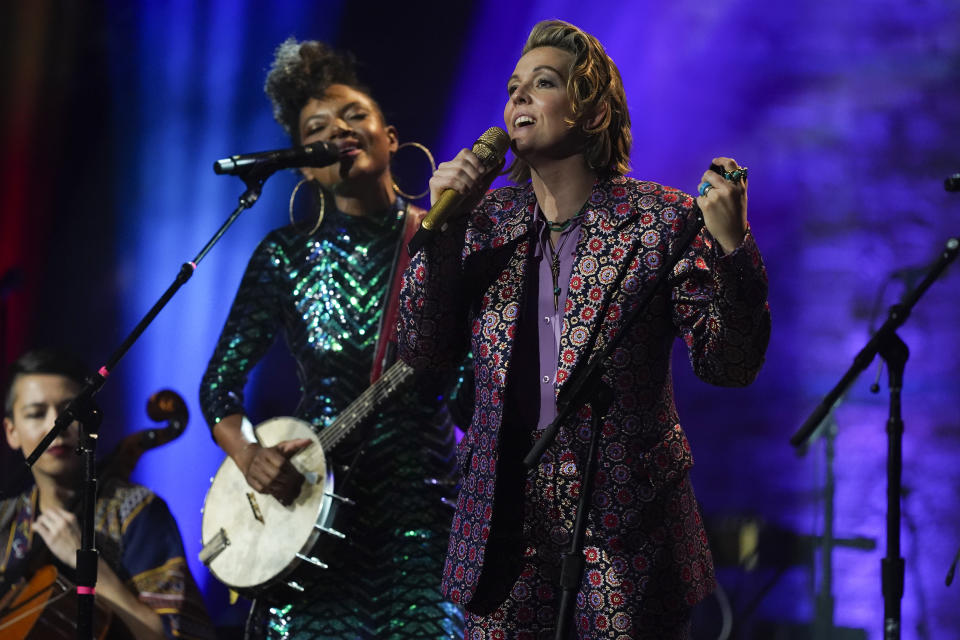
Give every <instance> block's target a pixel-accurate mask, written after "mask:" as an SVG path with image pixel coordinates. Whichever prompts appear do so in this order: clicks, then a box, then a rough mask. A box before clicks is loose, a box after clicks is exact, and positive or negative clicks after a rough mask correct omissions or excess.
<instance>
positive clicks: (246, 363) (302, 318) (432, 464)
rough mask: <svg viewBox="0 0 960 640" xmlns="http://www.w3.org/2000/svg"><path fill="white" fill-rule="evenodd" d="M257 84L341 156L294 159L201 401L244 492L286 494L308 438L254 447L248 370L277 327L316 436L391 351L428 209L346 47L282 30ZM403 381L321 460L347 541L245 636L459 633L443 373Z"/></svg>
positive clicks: (282, 112) (254, 617)
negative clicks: (295, 169)
mask: <svg viewBox="0 0 960 640" xmlns="http://www.w3.org/2000/svg"><path fill="white" fill-rule="evenodd" d="M265 88H266V92H267V94H268V96H269V97H270V99H271V101H272V103H273V110H274V116H275V118H276V120H277V121H278V122H279V123H280V124H281V125H282V126H283V127H284V128H285V129H286V131H287V133H288V134H289V135H290V138H291V140H292V142H293V143H294V144H298V145H301V144H310V143H312V142H317V141H328V142H333V143H335V144H336V145H337V146H338V147H339V149H340V160H339V161H338V162H336V163H334V164H332V165H330V166H327V167H323V168H303V169H301V170H300V171H301V173H302V174H303V177H304V180H303V181H302V182H301V183H300V184H299V185H298V186H297V188H296V189H295V190H294V193H293V194H292V196H291V199H290V212H291V224H290V225H289V226H286V227H283V228H281V229H277V230H275V231H272V232H271V233H270V234H269V235H267V237H266V238H265V239H264V240H263V241H262V242H261V244H260V245H259V246H258V248H257V249H256V250H255V252H254V254H253V256H252V257H251V259H250V262H249V264H248V266H247V270H246V273H245V274H244V277H243V279H242V281H241V283H240V287H239V290H238V292H237V295H236V299H235V301H234V303H233V306H232V307H231V309H230V312H229V315H228V317H227V320H226V324H225V325H224V328H223V331H222V332H221V334H220V338H219V341H218V343H217V346H216V349H215V351H214V353H213V357H212V358H211V360H210V362H209V365H208V367H207V371H206V373H205V375H204V377H203V380H202V383H201V388H200V401H201V406H202V409H203V412H204V416H205V418H206V420H207V422H208V424H209V425H210V427H211V429H212V433H213V437H214V439H215V440H216V442H217V444H218V445H219V446H220V447H221V448H222V449H223V450H224V451H225V452H226V453H227V455H229V456H230V457H231V458H232V459H233V461H234V462H236V464H237V466H238V468H239V469H240V470H241V472H242V473H243V474H244V477H245V478H246V480H247V483H248V484H249V485H250V487H252V488H253V489H254V490H256V491H258V492H261V493H265V494H269V495H272V496H274V497H276V498H277V499H278V500H280V501H281V502H282V503H284V504H290V503H291V502H293V500H294V499H295V498H296V497H297V495H298V494H299V492H300V488H301V486H302V484H303V481H304V478H303V476H302V475H301V474H300V473H299V472H298V471H297V470H296V469H294V468H293V466H292V464H291V463H290V458H291V457H292V456H293V455H294V454H296V453H297V452H299V451H301V450H302V449H304V448H305V447H306V446H308V444H309V443H310V440H305V439H297V440H287V441H284V442H281V443H279V444H277V445H276V446H272V447H263V446H261V445H260V444H258V443H257V442H255V441H253V439H252V438H251V437H249V430H247V429H246V428H245V424H244V423H245V422H246V418H245V412H244V406H243V390H244V386H245V383H246V380H247V376H248V374H249V372H250V370H251V369H252V368H253V367H254V366H255V364H256V363H257V362H258V361H259V360H260V358H262V356H263V355H264V353H265V352H266V350H267V349H268V347H269V346H270V345H271V344H272V342H273V341H274V339H275V338H276V336H277V334H279V333H282V334H283V336H284V339H285V341H286V343H287V345H288V347H289V349H290V351H291V353H292V354H293V356H294V358H295V359H296V361H297V373H298V377H299V380H300V384H301V391H302V395H301V399H300V403H299V405H298V407H297V409H296V412H295V416H296V417H297V418H301V419H303V420H305V421H307V422H309V423H310V424H311V425H312V427H313V429H314V430H315V431H316V432H318V433H320V432H322V430H323V429H324V428H325V427H327V426H329V425H330V424H331V423H332V422H333V421H334V420H335V418H336V417H337V415H338V414H339V413H340V412H341V411H342V410H344V409H345V408H346V407H347V406H348V405H350V404H351V402H353V401H354V400H355V399H356V398H357V396H359V395H360V394H361V393H362V392H363V391H364V390H365V389H366V388H367V387H368V385H370V384H371V382H373V381H375V380H376V379H377V378H378V377H379V376H380V375H381V373H383V372H384V371H386V370H387V369H388V368H389V366H390V365H391V363H392V362H393V360H394V351H395V347H394V345H395V342H396V336H395V334H396V325H397V321H396V314H397V307H396V305H397V298H398V291H399V283H400V275H399V274H402V273H403V270H404V268H405V266H406V263H407V262H408V261H409V259H408V258H407V251H406V247H405V245H406V242H407V241H408V240H409V238H410V236H411V235H412V233H413V231H415V230H416V229H417V228H418V227H419V223H420V219H421V218H422V217H423V215H424V214H425V212H424V211H423V210H422V209H420V208H417V207H415V206H413V205H412V204H410V202H409V200H410V199H412V198H411V197H409V196H404V195H403V194H402V192H401V191H400V190H399V188H397V186H396V184H395V182H394V180H393V175H392V172H391V169H390V160H391V157H392V156H393V154H394V153H395V152H396V151H397V150H398V149H399V148H400V147H401V146H402V145H400V144H399V142H398V134H397V131H396V129H395V128H394V127H393V126H391V125H389V124H387V122H386V121H385V118H384V115H383V113H382V111H381V109H380V107H379V105H378V104H377V103H376V102H375V101H374V99H373V98H372V97H371V96H370V93H369V91H367V89H366V88H365V87H364V86H363V85H361V84H360V83H359V82H358V80H357V77H356V74H355V72H354V68H353V59H352V57H351V56H350V55H349V54H342V53H339V52H335V51H333V50H331V49H330V48H329V47H327V45H325V44H324V43H321V42H317V41H305V42H297V41H296V40H294V39H292V38H291V39H288V40H287V41H285V42H283V43H282V44H281V45H280V46H279V47H278V49H277V51H276V55H275V58H274V61H273V65H272V68H271V69H270V71H269V73H268V75H267V80H266V87H265ZM418 146H419V148H421V149H422V150H425V151H426V148H425V147H422V146H420V145H418ZM427 154H428V156H429V151H427ZM430 160H431V163H432V160H433V159H432V157H431V158H430ZM301 187H306V188H301ZM298 191H309V192H311V193H312V195H313V196H314V200H315V207H314V208H315V211H316V217H315V218H313V219H310V220H307V221H303V222H295V221H294V220H293V204H294V200H295V198H296V197H297V193H298ZM300 197H302V195H301V196H300ZM409 389H410V387H408V390H407V391H406V392H405V393H403V394H401V397H399V398H396V399H392V400H390V401H389V402H388V404H387V405H386V406H385V407H384V408H383V409H382V410H381V412H380V414H379V415H378V416H377V419H376V420H375V421H374V423H373V424H371V425H370V427H369V428H368V429H366V430H358V431H360V433H359V434H358V435H351V436H350V437H348V439H347V440H348V441H347V442H343V443H340V444H338V445H337V447H336V449H335V451H334V453H333V454H328V456H327V464H328V466H331V467H334V468H339V467H344V466H349V467H350V471H349V476H348V482H347V484H348V485H349V487H347V488H345V487H344V484H343V482H342V481H341V480H340V479H338V484H337V493H338V494H339V493H341V490H344V491H345V492H347V494H348V495H349V497H350V498H351V499H352V500H353V501H354V502H355V506H353V507H351V508H350V509H349V512H350V513H349V521H348V522H347V523H346V525H343V526H345V528H341V527H340V526H338V529H339V530H340V531H342V532H343V533H344V534H346V539H345V540H344V541H341V542H334V543H333V544H334V545H336V549H335V550H334V552H333V553H329V552H328V553H326V554H325V556H324V558H323V562H324V563H326V564H327V565H329V568H328V569H325V570H320V569H317V570H316V571H315V572H312V573H307V574H306V576H307V577H306V578H305V579H303V578H298V581H299V582H300V583H301V585H302V586H303V588H304V591H303V592H301V593H298V592H296V591H293V590H291V589H288V588H286V587H284V586H280V587H277V588H275V589H273V590H271V591H268V592H266V593H264V594H261V595H258V597H257V599H256V600H255V602H254V606H253V610H252V611H251V615H250V617H249V619H248V624H247V636H248V637H283V638H300V637H303V638H383V637H387V636H389V637H391V638H404V637H411V638H412V637H416V638H448V637H460V636H462V625H463V622H462V621H463V618H462V614H461V612H460V611H459V609H458V608H457V607H456V606H455V605H453V604H452V603H450V602H448V601H446V600H445V599H444V598H443V597H442V596H441V595H440V591H439V584H440V574H441V571H442V566H443V556H444V553H445V550H446V540H447V535H448V532H449V522H450V510H449V508H448V507H447V506H446V502H447V501H448V500H450V499H451V498H452V494H453V491H454V486H455V482H453V481H452V476H453V471H454V469H453V467H454V462H453V460H454V457H453V447H454V438H453V431H452V423H451V421H450V420H449V418H448V417H447V414H446V410H445V407H443V406H442V401H441V400H440V396H442V392H443V391H444V389H442V388H441V386H440V385H439V384H434V383H431V384H427V383H426V381H417V382H416V384H415V385H413V387H412V389H413V390H409ZM248 424H249V423H248V422H247V425H248ZM325 544H329V540H325ZM311 576H312V579H311Z"/></svg>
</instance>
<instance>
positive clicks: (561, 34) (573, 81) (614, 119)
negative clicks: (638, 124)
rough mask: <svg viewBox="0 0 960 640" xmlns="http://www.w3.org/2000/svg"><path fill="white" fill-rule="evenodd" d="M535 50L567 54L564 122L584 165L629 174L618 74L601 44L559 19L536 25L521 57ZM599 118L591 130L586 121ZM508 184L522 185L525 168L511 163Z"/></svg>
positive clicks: (625, 121)
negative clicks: (577, 136) (573, 131)
mask: <svg viewBox="0 0 960 640" xmlns="http://www.w3.org/2000/svg"><path fill="white" fill-rule="evenodd" d="M538 47H556V48H557V49H562V50H563V51H568V52H570V53H571V54H573V58H574V59H573V63H572V64H571V66H570V72H569V75H568V77H567V97H568V98H569V99H570V107H571V111H572V112H573V118H572V119H570V120H568V121H567V123H568V124H569V125H571V126H573V127H575V128H577V129H578V130H579V131H580V132H581V133H583V134H584V136H585V137H586V139H587V142H586V144H585V145H584V149H583V154H584V157H585V158H586V160H587V166H589V167H590V168H591V169H593V170H594V171H596V172H597V173H599V174H602V175H610V174H616V173H620V174H624V173H627V172H628V171H630V143H631V141H632V139H633V136H632V135H631V133H630V113H629V112H628V111H627V96H626V94H625V93H624V90H623V80H622V79H621V78H620V71H619V70H618V69H617V65H616V64H614V62H613V60H611V59H610V56H608V55H607V52H606V51H605V50H604V48H603V45H602V44H600V41H599V40H597V39H596V38H595V37H593V36H592V35H590V34H589V33H587V32H586V31H583V30H582V29H580V28H578V27H576V26H574V25H572V24H570V23H569V22H564V21H563V20H544V21H542V22H538V23H537V24H536V25H535V26H534V27H533V30H532V31H530V35H529V36H528V37H527V43H526V44H525V45H524V47H523V55H526V54H527V53H528V52H529V51H530V50H532V49H536V48H538ZM604 107H605V109H604V110H603V118H602V119H601V121H600V122H599V123H598V124H597V125H596V126H595V127H591V126H590V121H591V120H592V119H593V118H595V117H596V116H597V114H598V113H600V110H601V109H602V108H604ZM509 172H510V179H511V180H513V181H514V182H518V183H519V182H526V181H527V180H529V179H530V166H529V165H528V164H527V163H526V162H524V161H523V160H521V159H520V158H515V159H514V161H513V164H511V165H510V169H509Z"/></svg>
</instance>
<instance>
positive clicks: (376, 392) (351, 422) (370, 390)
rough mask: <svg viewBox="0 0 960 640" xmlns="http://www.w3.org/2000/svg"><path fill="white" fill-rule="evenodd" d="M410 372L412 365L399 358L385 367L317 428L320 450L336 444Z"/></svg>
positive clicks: (403, 381)
mask: <svg viewBox="0 0 960 640" xmlns="http://www.w3.org/2000/svg"><path fill="white" fill-rule="evenodd" d="M413 373H414V370H413V367H411V366H410V365H408V364H406V363H405V362H403V361H399V360H398V361H397V362H396V363H395V364H394V365H393V366H391V367H390V368H389V369H387V371H386V373H384V374H383V375H382V376H380V378H379V379H378V380H377V381H376V382H374V383H373V384H372V385H370V386H369V387H367V389H366V391H364V392H363V393H361V394H360V395H359V396H358V397H357V399H356V400H354V401H353V402H351V403H350V406H348V407H347V408H346V409H344V410H343V411H341V412H340V414H339V415H338V416H337V417H336V419H334V421H333V422H331V423H330V426H328V427H327V428H325V429H323V430H322V431H321V432H320V434H319V436H318V439H319V441H320V444H321V445H322V446H323V449H324V451H329V450H331V449H332V448H333V447H335V446H337V444H338V443H340V441H342V440H343V439H344V438H346V437H347V436H348V435H349V434H350V433H351V432H352V431H353V430H354V429H356V428H357V427H358V426H359V425H361V424H363V422H364V421H365V420H367V419H368V418H369V417H370V416H371V415H372V414H373V413H374V412H375V411H376V410H377V409H379V408H380V407H381V406H383V404H384V403H385V402H386V401H387V400H388V399H390V398H391V397H392V396H393V394H394V393H395V392H396V391H397V389H399V388H400V387H401V386H402V385H403V384H404V383H406V382H407V381H408V380H409V379H410V378H411V377H412V376H413Z"/></svg>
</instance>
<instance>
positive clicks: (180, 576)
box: [0, 349, 214, 640]
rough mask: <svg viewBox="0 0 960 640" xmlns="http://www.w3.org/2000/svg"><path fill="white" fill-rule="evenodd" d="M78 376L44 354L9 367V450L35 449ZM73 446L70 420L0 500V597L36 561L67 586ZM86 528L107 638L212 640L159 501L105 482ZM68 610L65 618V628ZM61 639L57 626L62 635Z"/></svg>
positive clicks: (74, 488) (57, 357)
mask: <svg viewBox="0 0 960 640" xmlns="http://www.w3.org/2000/svg"><path fill="white" fill-rule="evenodd" d="M85 373H86V369H85V368H84V367H83V366H82V364H80V363H79V362H78V361H77V360H76V359H75V358H74V357H73V356H71V355H69V354H67V353H64V352H60V351H56V350H50V349H45V350H37V351H31V352H28V353H26V354H24V355H23V356H21V357H20V358H19V359H18V360H16V361H15V362H14V363H13V365H12V367H11V370H10V375H9V377H8V380H9V386H8V389H7V391H6V394H5V399H6V400H5V405H4V418H3V426H4V432H5V434H6V438H7V443H8V444H9V445H10V447H11V448H12V449H14V450H20V452H21V453H23V455H24V456H26V455H29V454H30V453H31V452H32V451H33V450H34V449H35V448H36V446H37V445H38V444H39V443H40V441H41V440H42V439H43V437H44V436H45V435H46V434H47V433H48V432H49V431H50V429H51V428H52V427H53V424H54V421H55V420H56V419H57V416H58V415H59V413H60V412H61V411H62V410H63V409H64V408H65V407H66V405H67V404H68V403H69V402H70V401H71V400H72V399H73V398H75V397H76V396H77V394H78V393H79V392H80V390H81V389H82V388H83V380H84V377H85ZM78 439H79V428H78V425H77V423H73V424H71V425H70V426H69V427H67V428H66V429H65V430H64V431H63V432H62V433H61V434H60V435H58V436H57V438H55V439H54V440H53V442H51V443H50V446H49V447H48V448H47V450H46V451H45V452H44V453H43V455H41V456H40V457H39V458H38V459H37V461H36V463H35V464H34V465H33V467H32V468H31V472H32V474H33V479H34V482H35V484H34V486H33V487H32V488H30V489H28V490H26V491H25V492H24V493H22V494H21V495H19V496H17V497H14V498H10V499H7V500H4V501H2V502H0V541H2V546H0V578H2V584H3V585H4V591H7V590H8V589H9V588H10V587H11V586H14V585H15V584H16V583H17V582H18V581H19V580H21V579H26V580H29V579H30V577H31V575H32V572H33V570H34V569H35V568H37V567H39V566H41V565H44V564H50V563H52V564H53V565H54V566H55V567H56V568H57V570H58V571H59V572H60V573H61V574H62V575H64V576H65V577H67V578H68V579H70V578H71V577H72V575H73V573H74V571H75V569H76V552H77V549H78V548H79V547H80V522H79V519H78V518H79V509H80V507H81V506H82V504H81V503H82V500H81V497H82V490H83V489H82V488H83V458H82V457H81V456H78V455H77V454H76V451H75V450H76V448H77V445H78ZM94 527H95V531H96V546H97V550H98V551H99V553H100V561H99V565H98V568H97V585H96V598H97V601H98V602H99V603H104V604H106V605H107V607H108V608H109V609H110V610H111V611H112V613H113V620H114V621H113V622H112V623H111V624H110V627H109V631H108V636H107V637H108V638H128V637H134V638H137V639H138V640H139V639H145V638H164V637H166V638H174V637H176V638H213V637H214V631H213V627H212V625H211V624H210V621H209V618H208V617H207V612H206V609H205V608H204V604H203V600H202V599H201V597H200V592H199V590H198V589H197V587H196V584H195V583H194V580H193V576H192V575H191V574H190V569H189V567H188V566H187V562H186V560H185V559H184V554H183V544H182V542H181V538H180V532H179V530H178V528H177V523H176V521H174V519H173V516H172V515H171V514H170V511H169V510H168V509H167V505H166V504H165V503H164V501H163V500H162V499H161V498H159V497H158V496H156V495H154V494H153V493H152V492H151V491H150V490H149V489H147V488H145V487H142V486H138V485H134V484H130V483H128V482H126V481H124V480H121V479H119V478H113V479H109V480H107V481H106V482H105V483H104V484H102V485H101V486H100V488H99V492H98V496H97V506H96V515H95V523H94ZM0 595H3V594H0ZM74 602H75V601H74ZM48 606H50V605H48ZM74 607H75V605H74ZM75 612H76V609H75V608H72V609H70V610H68V611H67V612H66V613H67V615H68V616H69V620H70V621H75ZM118 620H119V622H117V621H118ZM70 633H71V631H70V630H68V629H64V637H70ZM0 635H2V634H0ZM44 637H46V636H44Z"/></svg>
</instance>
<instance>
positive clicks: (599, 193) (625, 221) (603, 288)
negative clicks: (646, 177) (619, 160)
mask: <svg viewBox="0 0 960 640" xmlns="http://www.w3.org/2000/svg"><path fill="white" fill-rule="evenodd" d="M625 182H626V180H625V178H624V177H623V176H616V177H613V178H609V179H605V180H598V181H597V182H596V183H595V184H594V187H593V191H592V193H591V195H590V200H589V203H588V205H587V208H586V210H585V211H584V212H583V213H582V214H581V215H582V216H583V221H582V222H581V225H582V229H581V232H580V240H579V241H578V243H577V256H576V261H575V263H574V266H573V271H572V273H571V277H570V283H569V288H568V290H567V301H566V304H565V306H564V314H563V327H562V330H561V333H560V353H559V362H558V369H557V394H558V395H559V394H560V391H561V390H562V389H563V388H564V387H565V385H566V384H567V383H568V382H569V380H570V379H571V377H572V376H573V375H574V372H575V371H576V370H577V369H578V368H579V367H581V366H582V365H585V364H586V363H587V362H589V360H590V358H591V357H592V356H593V354H594V353H596V352H597V351H598V350H600V349H602V348H604V346H605V345H606V344H607V341H608V340H609V338H610V335H609V332H610V331H611V329H610V328H606V329H605V328H604V326H603V325H604V320H605V317H606V316H607V315H608V314H610V313H611V311H612V312H613V313H618V312H619V307H617V308H615V309H613V310H611V308H610V297H611V295H612V294H613V292H614V291H615V290H616V289H617V287H615V286H612V285H613V283H615V282H617V281H619V280H621V279H622V276H623V273H624V271H625V270H626V269H627V268H628V267H629V266H630V262H631V261H632V260H633V258H634V257H635V256H634V253H633V247H634V246H635V244H636V243H635V242H634V238H633V235H634V231H633V228H632V227H631V226H630V223H631V221H633V220H634V219H635V218H636V217H637V216H638V215H640V213H641V212H640V211H638V210H636V209H635V208H634V207H633V206H632V205H631V203H630V200H629V195H628V188H627V187H626V184H625ZM610 319H611V320H613V319H615V318H610Z"/></svg>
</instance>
